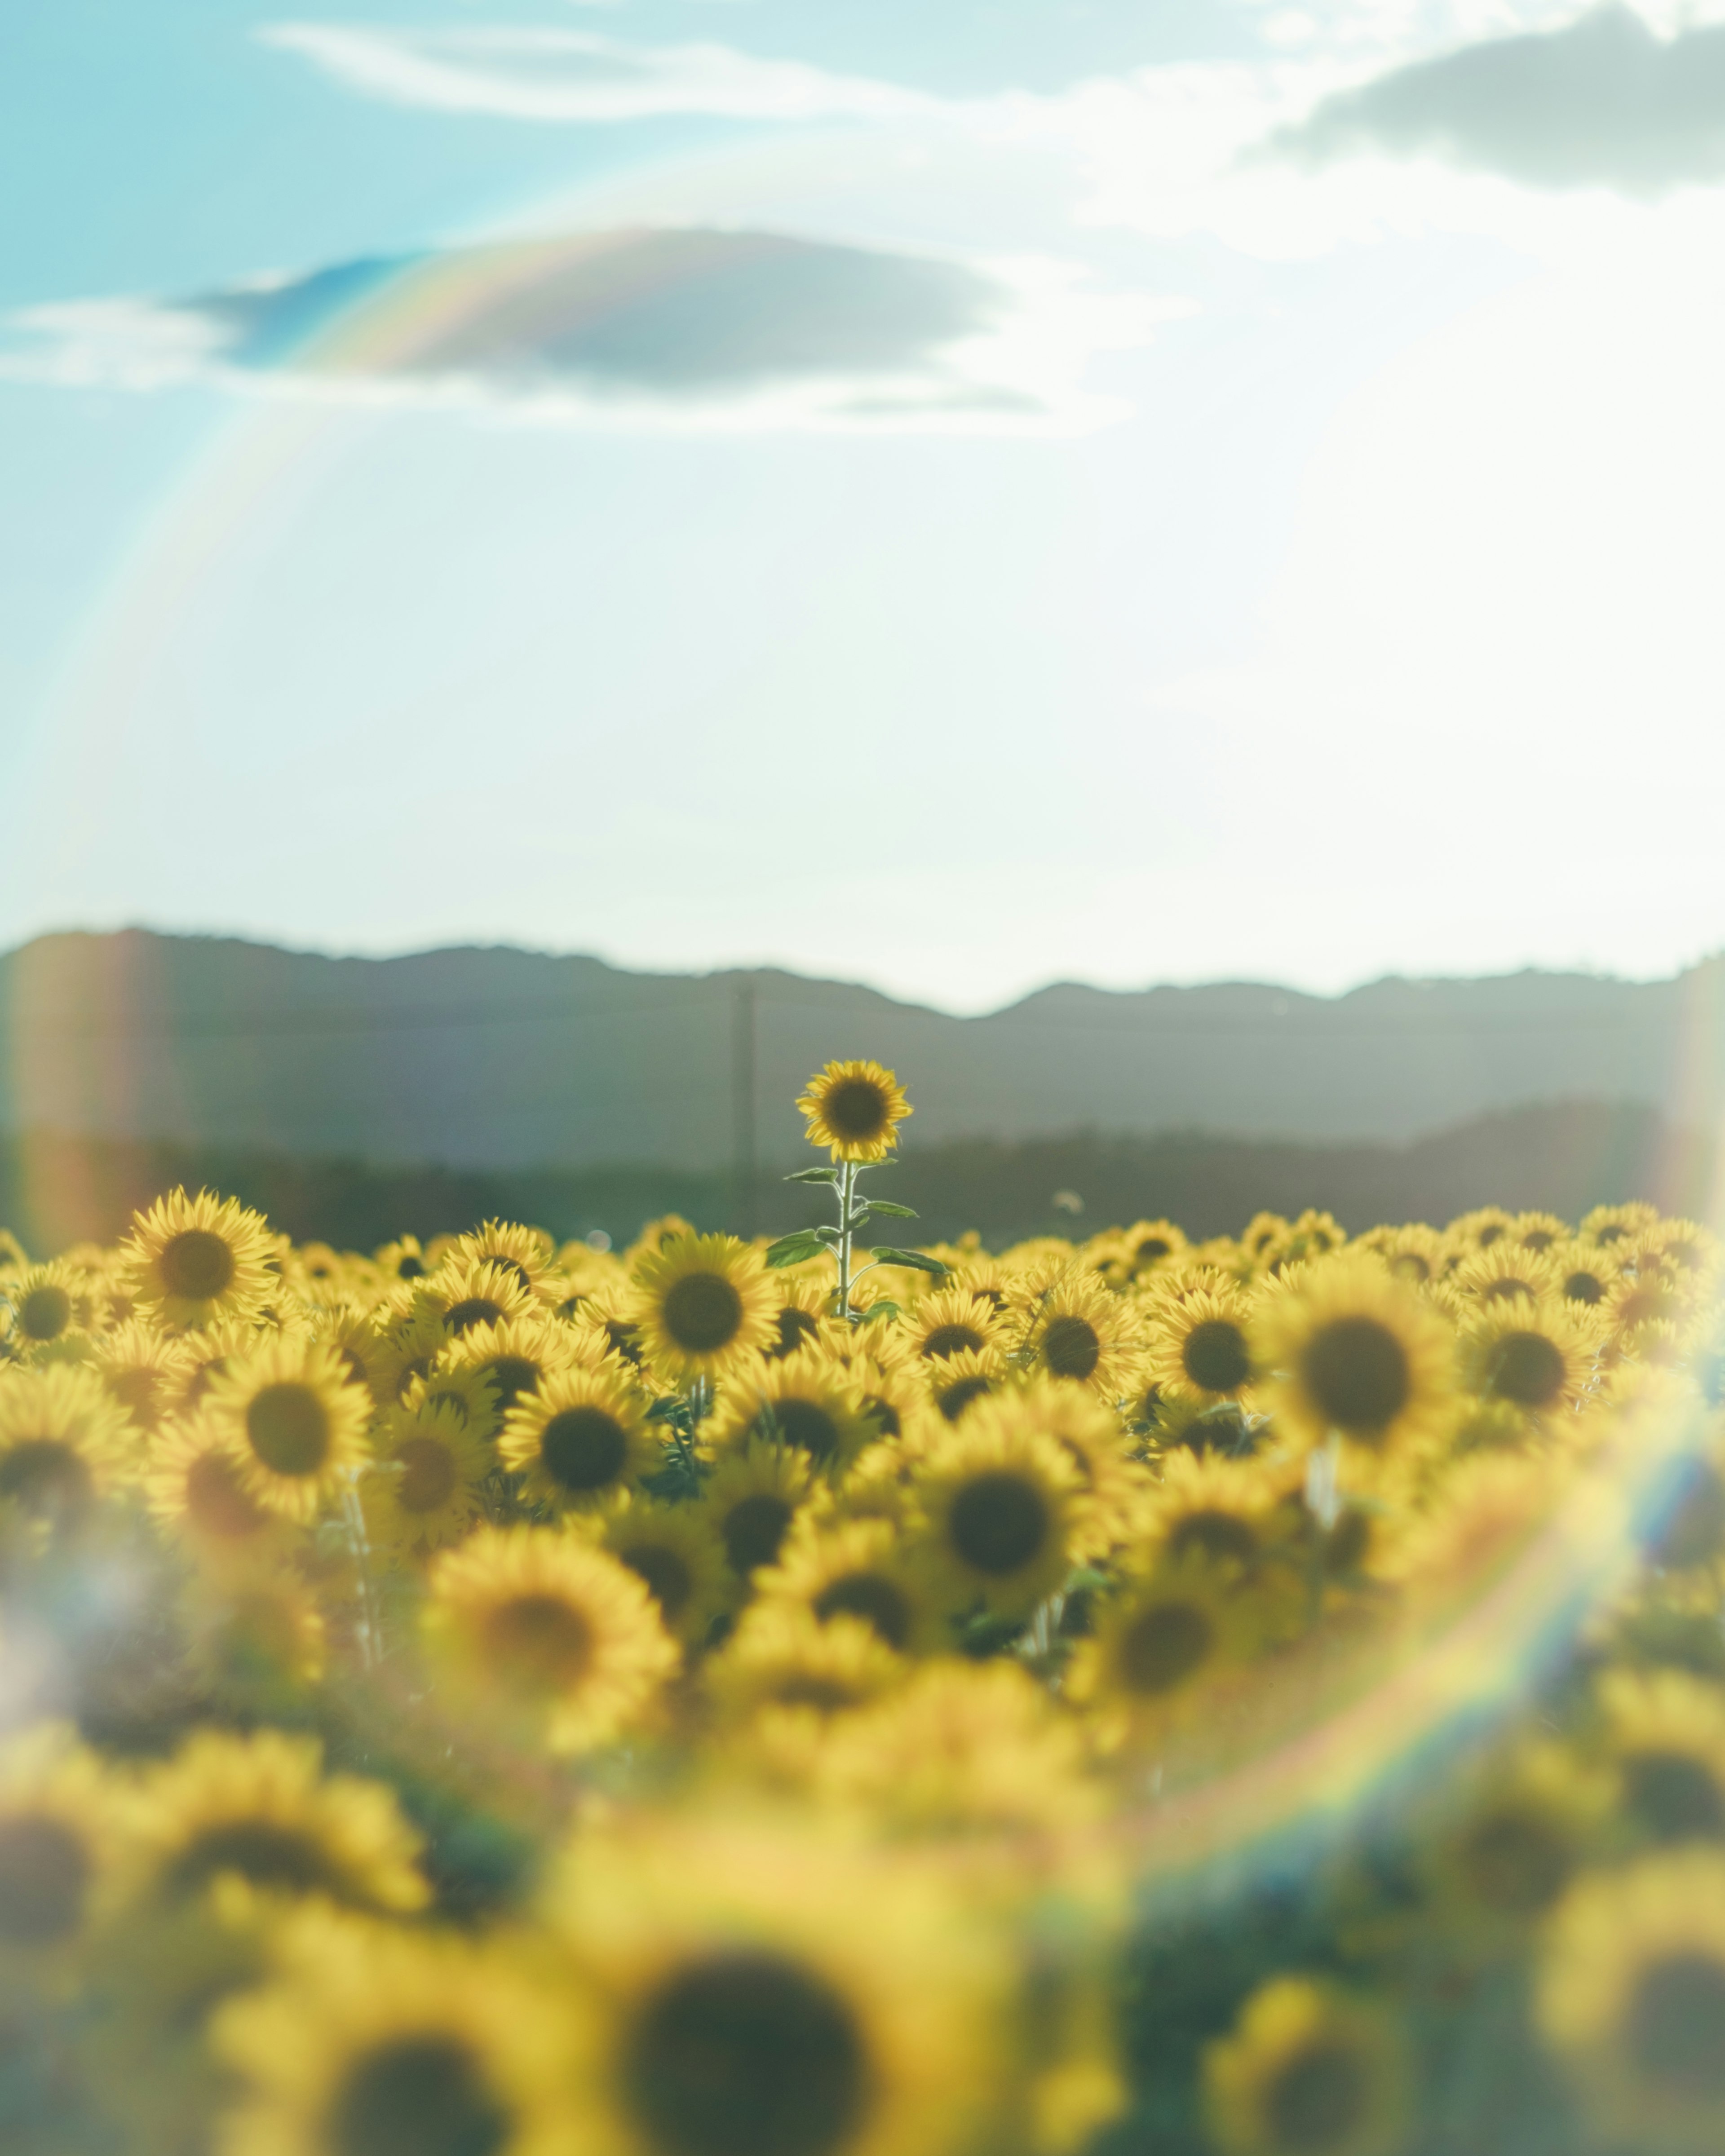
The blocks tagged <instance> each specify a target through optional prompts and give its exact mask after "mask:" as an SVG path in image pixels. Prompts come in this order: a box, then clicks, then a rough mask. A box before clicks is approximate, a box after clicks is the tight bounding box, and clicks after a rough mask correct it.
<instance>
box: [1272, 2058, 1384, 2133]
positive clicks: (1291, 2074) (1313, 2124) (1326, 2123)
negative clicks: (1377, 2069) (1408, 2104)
mask: <svg viewBox="0 0 1725 2156" xmlns="http://www.w3.org/2000/svg"><path fill="white" fill-rule="evenodd" d="M1369 2101H1370V2089H1369V2086H1368V2082H1367V2078H1366V2074H1365V2070H1364V2067H1363V2063H1362V2061H1360V2060H1359V2058H1358V2056H1356V2055H1355V2054H1354V2053H1353V2051H1349V2050H1348V2049H1347V2048H1346V2047H1345V2046H1343V2045H1341V2044H1326V2043H1323V2042H1321V2041H1320V2042H1318V2043H1315V2044H1312V2045H1311V2046H1308V2047H1307V2049H1306V2050H1305V2051H1301V2052H1298V2053H1296V2055H1295V2056H1294V2057H1293V2058H1291V2059H1290V2060H1289V2061H1288V2062H1287V2064H1286V2066H1284V2067H1283V2068H1282V2070H1281V2072H1280V2073H1279V2074H1278V2075H1277V2076H1276V2078H1275V2080H1274V2081H1273V2082H1271V2085H1270V2089H1269V2092H1268V2101H1267V2102H1266V2106H1265V2109H1266V2112H1267V2114H1268V2123H1269V2127H1270V2136H1269V2139H1270V2146H1271V2148H1273V2149H1275V2150H1276V2151H1278V2152H1281V2151H1284V2150H1285V2151H1286V2156H1324V2152H1326V2151H1327V2150H1329V2149H1332V2148H1345V2147H1346V2146H1347V2145H1348V2143H1349V2142H1350V2141H1352V2140H1353V2137H1354V2136H1355V2134H1357V2133H1358V2131H1359V2128H1360V2126H1361V2125H1362V2123H1363V2121H1364V2118H1365V2115H1366V2110H1367V2107H1368V2102H1369Z"/></svg>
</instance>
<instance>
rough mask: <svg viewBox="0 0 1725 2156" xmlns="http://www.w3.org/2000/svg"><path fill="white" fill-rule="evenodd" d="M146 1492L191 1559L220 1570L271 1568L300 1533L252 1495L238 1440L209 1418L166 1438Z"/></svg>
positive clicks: (152, 1463)
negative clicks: (179, 1538)
mask: <svg viewBox="0 0 1725 2156" xmlns="http://www.w3.org/2000/svg"><path fill="white" fill-rule="evenodd" d="M143 1487H144V1497H145V1501H146V1503H147V1504H148V1506H149V1508H150V1510H151V1512H152V1513H153V1514H154V1515H155V1517H156V1518H157V1520H158V1521H159V1522H161V1523H162V1526H163V1527H165V1528H167V1529H168V1530H170V1531H171V1532H172V1533H174V1534H176V1535H177V1536H179V1537H182V1538H183V1540H184V1542H185V1543H186V1545H187V1548H188V1549H189V1551H190V1553H191V1554H192V1555H193V1557H195V1558H198V1559H199V1560H201V1561H203V1562H205V1563H213V1564H214V1565H216V1566H218V1567H227V1566H230V1565H233V1564H236V1563H237V1564H239V1565H243V1566H247V1567H249V1566H252V1565H255V1564H257V1563H259V1562H263V1563H266V1564H267V1563H270V1561H271V1560H272V1559H274V1558H275V1557H277V1556H279V1555H280V1553H282V1552H283V1551H285V1549H286V1548H289V1547H290V1539H291V1537H293V1536H294V1534H295V1527H294V1524H293V1523H292V1522H290V1521H288V1520H286V1519H285V1518H283V1517H282V1516H281V1515H280V1513H278V1512H270V1511H268V1510H267V1509H266V1508H265V1507H264V1506H263V1505H262V1504H261V1503H260V1502H259V1500H258V1499H257V1498H255V1497H254V1496H253V1495H252V1494H251V1491H250V1489H249V1486H248V1481H247V1477H246V1471H245V1462H244V1458H243V1457H242V1455H241V1454H240V1452H239V1448H238V1446H237V1445H235V1443H234V1439H233V1436H232V1435H231V1434H230V1433H229V1432H228V1430H226V1429H218V1428H217V1427H216V1425H215V1424H213V1423H211V1422H210V1421H209V1420H208V1418H207V1417H204V1416H199V1417H198V1419H196V1420H195V1421H193V1422H190V1423H187V1424H177V1425H175V1426H174V1427H173V1428H172V1430H169V1431H168V1432H167V1434H166V1435H164V1436H163V1437H162V1440H161V1442H160V1443H159V1444H158V1445H157V1448H156V1450H155V1452H154V1453H153V1454H152V1455H151V1460H150V1466H149V1471H148V1473H147V1474H146V1476H145V1477H144V1485H143Z"/></svg>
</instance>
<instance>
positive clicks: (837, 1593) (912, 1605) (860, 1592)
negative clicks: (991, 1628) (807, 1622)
mask: <svg viewBox="0 0 1725 2156" xmlns="http://www.w3.org/2000/svg"><path fill="white" fill-rule="evenodd" d="M900 1540H901V1537H900V1536H899V1533H898V1532H897V1530H896V1528H895V1527H893V1526H892V1525H891V1522H888V1521H886V1520H851V1521H847V1522H841V1523H840V1524H839V1526H837V1527H827V1528H824V1529H821V1528H817V1529H815V1530H814V1531H812V1532H807V1533H801V1532H799V1533H796V1534H793V1536H792V1537H790V1539H789V1541H788V1543H787V1545H786V1547H785V1548H784V1550H783V1553H781V1555H780V1557H779V1560H778V1563H777V1564H776V1565H774V1566H773V1568H772V1569H771V1570H770V1571H765V1572H758V1573H756V1575H755V1583H754V1584H755V1594H756V1596H757V1605H758V1606H759V1607H760V1608H762V1609H770V1608H772V1607H773V1606H774V1605H775V1604H785V1605H788V1607H790V1608H792V1609H805V1610H807V1611H809V1614H811V1615H813V1616H814V1618H815V1619H816V1620H818V1621H819V1623H821V1624H825V1623H827V1622H828V1621H829V1620H831V1619H832V1618H834V1617H856V1618H860V1619H861V1620H862V1621H863V1622H864V1623H865V1625H870V1626H871V1627H872V1628H873V1630H874V1631H875V1634H876V1635H877V1636H878V1637H879V1638H880V1639H881V1640H884V1641H885V1642H886V1645H888V1646H889V1647H892V1648H896V1650H898V1651H899V1652H900V1653H901V1654H916V1653H918V1652H920V1651H922V1650H924V1649H926V1648H931V1647H934V1646H937V1645H944V1644H945V1639H944V1635H943V1630H942V1626H941V1625H940V1623H939V1620H938V1613H937V1611H936V1610H935V1609H934V1608H933V1606H932V1603H931V1601H930V1599H929V1596H928V1593H927V1588H926V1587H925V1586H924V1584H922V1582H921V1581H919V1580H918V1579H917V1578H916V1576H915V1574H914V1573H913V1572H912V1570H911V1568H909V1567H907V1566H906V1563H905V1562H904V1560H903V1558H902V1557H901V1554H900V1550H899V1544H900Z"/></svg>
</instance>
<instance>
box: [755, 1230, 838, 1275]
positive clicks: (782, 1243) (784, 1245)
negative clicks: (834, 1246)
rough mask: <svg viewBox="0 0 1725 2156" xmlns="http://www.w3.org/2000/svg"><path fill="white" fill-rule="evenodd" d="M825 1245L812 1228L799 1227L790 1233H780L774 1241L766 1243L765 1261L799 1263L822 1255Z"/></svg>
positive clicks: (779, 1263)
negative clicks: (792, 1233) (793, 1232)
mask: <svg viewBox="0 0 1725 2156" xmlns="http://www.w3.org/2000/svg"><path fill="white" fill-rule="evenodd" d="M826 1248H827V1246H826V1245H825V1244H824V1242H823V1241H822V1240H821V1238H820V1236H819V1235H818V1234H817V1233H816V1232H815V1230H814V1229H812V1228H799V1229H797V1231H796V1233H795V1234H794V1235H781V1236H780V1237H779V1239H778V1241H777V1242H776V1243H769V1244H768V1245H767V1262H768V1265H772V1266H773V1267H775V1268H777V1267H778V1266H779V1265H802V1264H803V1263H805V1262H806V1261H807V1260H809V1259H810V1258H819V1257H824V1256H825V1255H826Z"/></svg>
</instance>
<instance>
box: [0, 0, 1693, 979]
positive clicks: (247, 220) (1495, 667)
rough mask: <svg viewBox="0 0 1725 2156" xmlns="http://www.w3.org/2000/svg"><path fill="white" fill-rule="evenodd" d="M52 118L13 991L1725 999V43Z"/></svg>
mask: <svg viewBox="0 0 1725 2156" xmlns="http://www.w3.org/2000/svg"><path fill="white" fill-rule="evenodd" d="M20 15H22V16H23V19H22V20H20V19H18V17H19V16H20ZM3 59H4V64H3V66H0V189H3V191H4V199H6V200H7V202H8V203H9V204H11V205H13V206H14V212H15V213H14V214H13V217H12V218H10V219H9V227H8V246H7V248H6V249H5V250H3V252H0V469H3V470H4V471H5V472H6V474H7V485H5V487H4V489H3V490H0V754H3V757H4V760H5V767H6V769H7V772H8V783H7V784H6V786H5V788H4V789H3V793H0V849H3V858H4V859H5V860H6V863H7V868H6V871H5V874H4V875H3V876H0V944H6V943H11V942H17V941H18V940H21V939H22V938H23V937H26V936H28V935H29V934H32V933H34V932H38V931H39V930H42V929H44V928H48V927H68V926H76V925H88V926H108V925H116V924H118V923H121V922H126V921H141V922H145V923H147V924H150V925H153V926H158V927H172V928H186V929H193V930H237V931H240V932H246V933H251V934H256V935H261V936H267V937H275V938H279V939H280V940H283V941H285V942H292V943H295V944H301V945H311V946H316V947H322V948H328V949H336V950H374V951H377V950H398V949H403V948H410V947H421V946H424V945H425V944H428V943H432V942H450V941H467V940H479V941H490V940H508V941H511V942H522V943H526V944H530V945H533V946H536V947H555V948H578V949H588V950H595V951H598V952H601V953H602V954H603V955H605V956H607V957H613V958H615V959H617V960H619V961H620V962H625V963H631V964H639V965H645V966H655V967H679V968H680V967H685V966H686V967H702V966H707V965H713V964H723V963H731V962H756V961H774V962H785V963H789V964H793V965H795V966H798V967H799V968H804V969H807V970H811V971H818V972H824V973H840V974H844V975H847V976H851V977H857V978H865V979H869V980H871V981H874V982H876V983H880V984H881V985H883V986H886V987H888V988H892V989H895V990H897V991H900V992H903V993H912V994H915V995H918V996H922V997H926V998H929V999H931V1000H933V1001H937V1002H939V1003H942V1004H947V1005H948V1006H951V1007H953V1008H961V1009H973V1008H980V1007H984V1006H987V1005H988V1004H993V1003H995V1002H998V1001H999V1000H1002V999H1004V998H1007V997H1009V996H1010V995H1012V994H1014V993H1018V992H1019V991H1021V990H1023V989H1024V988H1029V987H1031V986H1034V985H1035V984H1037V983H1040V981H1043V980H1045V979H1047V978H1053V977H1067V978H1075V977H1076V978H1089V979H1093V980H1098V981H1102V982H1106V983H1117V984H1122V985H1127V984H1136V983H1142V982H1145V981H1148V980H1154V979H1164V978H1168V979H1193V978H1212V977H1215V976H1218V975H1232V976H1239V975H1247V976H1252V977H1257V978H1265V977H1270V978H1280V979H1284V980H1288V981H1291V982H1294V983H1298V984H1300V985H1301V986H1307V987H1317V988H1332V987H1337V986H1340V985H1344V984H1347V983H1351V982H1353V981H1356V980H1359V979H1362V978H1369V977H1371V976H1373V975H1374V974H1377V973H1383V972H1385V971H1389V970H1406V971H1410V972H1416V973H1436V972H1472V971H1480V970H1497V969H1500V968H1508V967H1512V966H1515V965H1517V964H1521V963H1523V962H1542V963H1548V964H1582V965H1589V966H1601V967H1606V968H1611V969H1614V970H1619V971H1624V972H1629V973H1641V974H1647V973H1660V972H1663V971H1666V970H1668V969H1669V968H1672V967H1674V966H1676V965H1677V964H1680V963H1681V962H1685V961H1686V960H1687V959H1689V958H1692V957H1695V956H1697V955H1698V954H1700V953H1701V952H1705V951H1707V950H1711V949H1713V948H1717V947H1720V946H1721V945H1725V875H1722V874H1721V873H1720V871H1719V870H1718V869H1717V866H1716V860H1717V842H1716V840H1715V839H1714V836H1713V825H1714V823H1715V820H1716V818H1715V812H1714V808H1713V803H1715V802H1716V801H1717V798H1718V788H1719V783H1720V781H1721V779H1722V778H1725V768H1722V766H1725V728H1722V726H1721V725H1720V723H1719V721H1720V718H1721V716H1722V711H1721V705H1722V694H1721V690H1722V662H1721V660H1720V659H1719V657H1718V654H1717V629H1716V627H1715V623H1716V618H1717V596H1716V595H1717V590H1718V588H1719V587H1720V575H1721V571H1722V568H1725V562H1722V558H1721V557H1722V553H1725V538H1722V529H1721V524H1720V520H1719V518H1718V516H1717V507H1716V505H1717V500H1718V499H1719V498H1720V491H1721V482H1722V480H1725V429H1722V425H1721V420H1720V416H1719V398H1718V395H1717V382H1718V381H1719V380H1720V379H1722V378H1725V286H1722V282H1721V279H1720V275H1719V271H1718V267H1717V265H1718V264H1719V262H1720V261H1721V260H1722V259H1725V249H1722V241H1725V28H1714V27H1713V25H1712V23H1711V22H1710V21H1709V20H1708V19H1707V18H1705V16H1704V15H1697V14H1696V13H1693V12H1690V13H1685V14H1683V15H1682V16H1681V18H1680V17H1678V16H1676V15H1671V16H1665V15H1658V14H1651V13H1650V14H1646V15H1636V14H1631V13H1629V12H1628V11H1627V10H1625V9H1620V8H1604V9H1599V10H1595V11H1594V12H1592V13H1585V14H1582V15H1578V14H1577V13H1575V11H1574V9H1573V8H1564V7H1562V6H1556V5H1553V6H1547V5H1543V4H1542V0H1338V4H1333V5H1327V6H1316V5H1314V6H1311V7H1306V8H1302V7H1298V6H1291V5H1282V4H1280V0H1266V4H1261V5H1255V4H1249V0H1167V3H1166V4H1158V5H1156V6H1150V5H1147V4H1142V0H1140V3H1139V4H1132V5H1127V4H1124V0H1094V4H1091V5H1089V6H1082V7H1081V6H1076V5H1061V4H1057V0H1044V4H1031V0H993V4H990V5H988V6H986V7H984V6H981V5H976V6H965V5H952V6H948V7H942V8H930V7H928V6H927V5H926V4H924V5H911V4H910V0H892V4H876V5H874V6H871V7H868V8H864V7H861V6H857V5H853V4H846V5H842V6H839V5H833V4H829V3H828V4H824V3H823V0H794V4H793V0H614V4H603V5H601V4H543V3H542V0H541V4H531V0H530V3H529V4H523V5H514V4H506V0H457V3H456V4H451V0H424V4H418V5H413V6H408V5H403V4H399V0H393V3H392V0H382V4H375V5H370V4H367V5H362V6H358V7H356V8H355V10H354V12H353V13H341V12H336V13H319V14H316V15H309V14H306V13H301V12H299V11H297V10H296V9H295V8H294V7H293V6H292V5H291V4H287V5H282V6H277V7H274V8H271V7H264V6H256V5H242V4H238V0H203V4H187V3H186V0H182V4H175V5H151V4H147V3H146V0H133V4H131V5H130V6H125V7H121V6H118V5H114V6H108V5H102V6H98V5H91V4H85V0H61V4H59V5H58V6H56V7H54V8H33V9H29V10H27V11H14V17H13V19H12V20H10V21H9V22H8V28H7V29H6V31H5V33H4V51H3Z"/></svg>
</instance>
